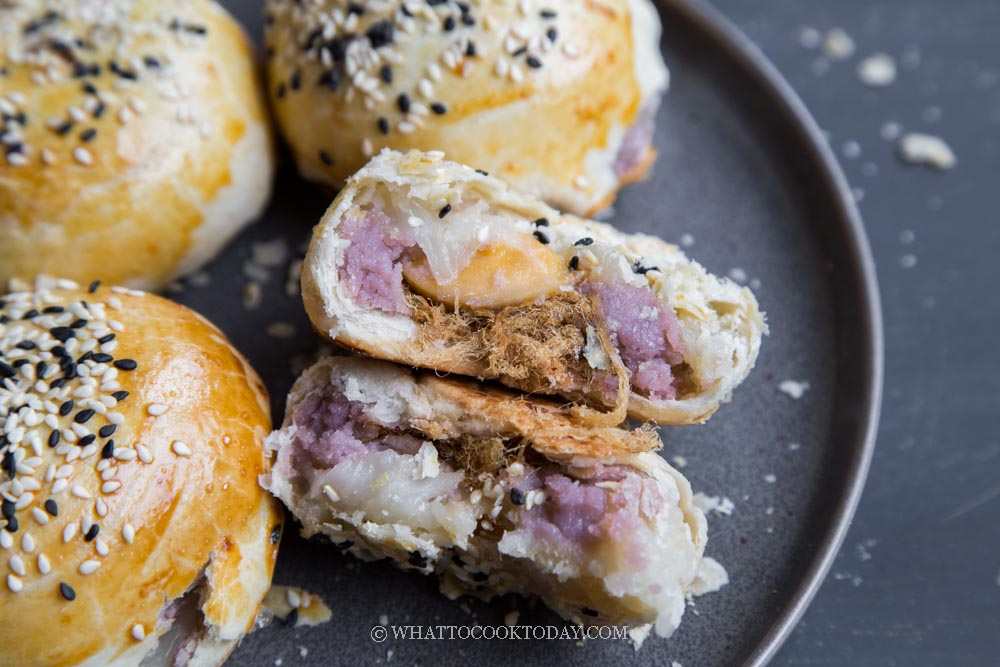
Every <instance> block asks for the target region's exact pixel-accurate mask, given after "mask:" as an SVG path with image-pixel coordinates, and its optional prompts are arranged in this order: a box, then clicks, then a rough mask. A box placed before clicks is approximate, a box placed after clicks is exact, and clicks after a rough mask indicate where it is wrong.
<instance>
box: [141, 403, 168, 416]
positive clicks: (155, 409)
mask: <svg viewBox="0 0 1000 667" xmlns="http://www.w3.org/2000/svg"><path fill="white" fill-rule="evenodd" d="M166 411H167V406H166V405H165V404H164V403H150V404H149V407H148V408H146V412H148V413H149V414H151V415H153V416H154V417H159V416H160V415H162V414H163V413H164V412H166Z"/></svg>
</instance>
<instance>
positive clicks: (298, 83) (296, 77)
mask: <svg viewBox="0 0 1000 667" xmlns="http://www.w3.org/2000/svg"><path fill="white" fill-rule="evenodd" d="M288 86H289V87H290V88H291V89H292V90H298V89H299V88H301V87H302V74H300V73H299V72H297V71H296V72H292V76H291V78H290V79H289V80H288Z"/></svg>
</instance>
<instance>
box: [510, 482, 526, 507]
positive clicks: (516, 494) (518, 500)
mask: <svg viewBox="0 0 1000 667" xmlns="http://www.w3.org/2000/svg"><path fill="white" fill-rule="evenodd" d="M510 502H512V503H514V504H515V505H523V504H524V491H521V489H519V488H517V487H516V486H515V487H514V488H512V489H511V490H510Z"/></svg>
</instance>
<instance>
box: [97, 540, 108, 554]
mask: <svg viewBox="0 0 1000 667" xmlns="http://www.w3.org/2000/svg"><path fill="white" fill-rule="evenodd" d="M94 549H95V550H96V551H97V553H98V554H99V555H101V556H107V555H108V543H107V542H105V541H104V540H102V539H101V538H100V537H98V538H97V539H96V540H94Z"/></svg>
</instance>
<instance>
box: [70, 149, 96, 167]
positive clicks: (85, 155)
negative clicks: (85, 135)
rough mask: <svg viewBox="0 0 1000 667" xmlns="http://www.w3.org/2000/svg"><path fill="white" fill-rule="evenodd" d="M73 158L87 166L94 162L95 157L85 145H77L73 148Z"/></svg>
mask: <svg viewBox="0 0 1000 667" xmlns="http://www.w3.org/2000/svg"><path fill="white" fill-rule="evenodd" d="M73 159H74V160H76V161H77V162H79V163H80V164H82V165H83V166H85V167H87V166H90V165H92V164H93V163H94V158H93V156H92V155H91V154H90V151H88V150H87V149H86V148H84V147H83V146H77V147H76V148H74V149H73Z"/></svg>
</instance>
